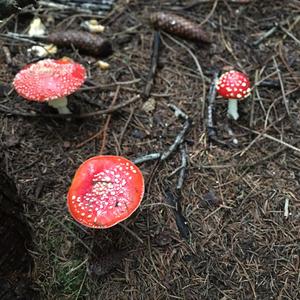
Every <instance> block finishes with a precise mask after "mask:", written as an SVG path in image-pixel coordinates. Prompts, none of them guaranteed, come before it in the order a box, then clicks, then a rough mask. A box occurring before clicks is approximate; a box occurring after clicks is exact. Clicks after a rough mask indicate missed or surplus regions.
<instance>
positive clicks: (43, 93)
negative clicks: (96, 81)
mask: <svg viewBox="0 0 300 300" xmlns="http://www.w3.org/2000/svg"><path fill="white" fill-rule="evenodd" d="M85 78H86V71H85V68H84V67H83V66H82V65H81V64H79V63H76V62H74V61H73V60H71V59H70V58H62V59H58V60H55V59H44V60H40V61H38V62H37V63H33V64H29V65H27V66H25V67H24V68H23V69H22V70H21V71H20V72H19V73H18V74H17V75H16V76H15V79H14V81H13V85H14V87H15V89H16V91H17V92H18V94H19V95H20V96H22V97H24V98H25V99H27V100H32V101H37V102H46V101H47V102H48V104H49V105H50V106H52V107H54V108H56V109H57V110H58V111H59V113H62V114H70V113H71V112H70V110H69V109H68V107H67V104H68V102H67V98H66V96H68V95H70V94H72V93H73V92H75V91H76V90H77V89H78V88H79V87H80V86H81V85H82V84H83V82H84V80H85Z"/></svg>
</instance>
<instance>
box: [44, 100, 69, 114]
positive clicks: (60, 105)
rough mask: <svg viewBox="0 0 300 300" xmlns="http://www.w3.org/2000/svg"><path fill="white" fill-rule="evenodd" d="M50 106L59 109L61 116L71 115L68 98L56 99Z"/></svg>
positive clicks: (50, 102)
mask: <svg viewBox="0 0 300 300" xmlns="http://www.w3.org/2000/svg"><path fill="white" fill-rule="evenodd" d="M48 105H49V106H51V107H53V108H55V109H57V111H58V112H59V113H60V114H71V113H72V112H71V111H70V110H69V108H68V99H67V97H61V98H56V99H53V100H51V101H49V103H48Z"/></svg>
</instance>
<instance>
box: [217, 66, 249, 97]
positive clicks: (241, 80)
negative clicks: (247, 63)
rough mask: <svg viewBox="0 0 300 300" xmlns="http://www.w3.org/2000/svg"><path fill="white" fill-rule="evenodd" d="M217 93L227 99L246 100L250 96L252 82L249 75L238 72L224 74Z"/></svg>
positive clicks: (220, 79)
mask: <svg viewBox="0 0 300 300" xmlns="http://www.w3.org/2000/svg"><path fill="white" fill-rule="evenodd" d="M216 89H217V92H218V93H219V94H220V96H222V97H224V98H226V99H240V100H241V99H244V98H246V97H248V96H249V95H250V91H251V89H250V81H249V78H248V76H247V75H245V74H244V73H241V72H238V71H233V70H232V71H229V72H226V73H224V74H223V75H222V76H221V77H220V78H219V80H218V83H217V87H216Z"/></svg>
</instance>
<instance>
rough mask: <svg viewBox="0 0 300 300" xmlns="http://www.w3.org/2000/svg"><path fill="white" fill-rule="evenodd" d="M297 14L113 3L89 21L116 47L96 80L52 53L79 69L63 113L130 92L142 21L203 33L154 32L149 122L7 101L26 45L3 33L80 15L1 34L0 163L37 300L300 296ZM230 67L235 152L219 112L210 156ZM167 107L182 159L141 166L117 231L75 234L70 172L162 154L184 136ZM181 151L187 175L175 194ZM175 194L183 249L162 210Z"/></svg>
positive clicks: (285, 8) (24, 23)
mask: <svg viewBox="0 0 300 300" xmlns="http://www.w3.org/2000/svg"><path fill="white" fill-rule="evenodd" d="M299 7H300V3H299V1H297V0H291V1H281V0H278V1H276V0H275V1H270V0H266V1H255V0H253V1H251V0H249V1H242V0H237V1H229V0H228V1H225V0H219V1H217V0H214V1H210V0H208V1H171V0H170V1H134V0H133V1H125V0H124V1H121V0H120V1H118V2H117V4H116V5H115V7H114V9H113V10H112V11H111V12H110V13H108V14H107V15H106V16H104V17H98V19H99V21H100V22H101V23H102V24H103V25H105V26H106V31H105V33H104V34H103V37H105V38H108V39H110V40H111V41H112V42H113V46H114V53H113V55H111V56H110V57H108V58H106V59H105V61H107V62H108V63H109V64H110V68H109V70H107V71H101V70H100V69H99V67H98V66H97V65H96V64H95V62H96V61H97V58H94V57H92V56H87V55H84V54H82V53H80V52H78V51H77V50H76V49H74V48H73V49H67V48H60V49H59V52H58V53H57V54H56V55H55V57H57V58H59V57H62V56H69V57H71V58H73V59H74V60H76V61H78V62H80V63H82V64H84V65H85V67H86V68H87V70H88V79H87V81H86V83H85V86H84V87H83V88H82V90H80V91H79V92H77V93H75V94H74V95H72V96H70V97H69V103H70V107H71V109H73V112H74V114H76V115H81V114H84V113H93V112H96V111H97V110H105V109H107V108H109V107H110V106H111V105H113V106H115V105H119V104H122V103H125V102H126V101H128V100H130V99H131V98H133V97H134V96H136V95H138V94H141V93H142V92H143V90H144V87H145V85H146V84H147V80H148V79H147V78H148V73H149V68H150V61H151V55H152V41H153V36H154V30H153V28H152V27H151V26H150V25H149V22H148V17H149V14H150V13H151V12H153V11H159V10H161V11H166V10H167V11H172V12H174V13H177V14H179V15H181V16H183V17H188V18H189V19H191V20H194V21H196V22H198V23H202V28H203V29H204V30H205V31H206V32H207V33H209V34H210V35H211V37H212V43H211V44H209V45H201V44H200V45H199V44H197V43H194V42H188V41H185V40H183V39H179V38H176V37H175V36H172V35H169V34H165V33H162V35H161V49H160V51H159V62H158V69H157V72H156V75H155V78H154V83H153V86H152V89H151V95H150V99H154V101H153V100H151V101H152V102H153V103H154V104H155V109H154V110H151V111H147V112H145V110H144V106H143V105H144V102H146V101H147V100H148V99H146V100H142V99H138V100H136V101H135V102H132V103H131V104H128V105H125V106H123V107H121V108H120V109H117V110H114V111H113V112H112V113H110V114H99V115H94V116H91V117H89V118H78V119H71V120H68V119H65V118H64V119H58V118H55V117H51V116H47V115H48V114H53V113H54V114H55V112H54V111H52V110H50V108H48V107H47V106H44V105H41V104H38V103H32V102H26V101H25V100H24V99H22V98H21V97H19V96H18V95H17V94H16V93H15V91H13V90H12V80H13V78H14V75H15V74H16V73H17V71H18V70H19V69H20V68H21V67H22V66H24V65H25V64H27V63H29V62H32V61H34V60H35V58H33V57H31V56H29V55H28V54H27V49H28V48H29V46H30V44H29V43H27V42H24V41H20V40H15V39H11V38H8V37H5V36H4V35H3V34H6V33H7V32H8V31H10V32H18V33H24V32H25V29H26V28H27V27H28V25H29V23H30V21H31V20H32V17H33V15H34V14H35V15H36V16H37V15H38V16H39V17H40V18H41V19H42V20H43V22H44V23H45V24H46V26H47V28H48V29H49V31H53V30H55V29H74V30H76V29H79V24H80V23H81V22H82V21H83V20H89V19H90V18H91V17H90V16H87V15H83V14H74V13H68V12H64V11H57V10H53V9H40V10H37V11H34V10H33V9H32V8H28V9H26V10H25V11H23V13H21V14H19V15H17V16H12V17H10V18H8V19H6V20H4V22H3V23H2V24H1V23H0V33H1V34H2V35H1V36H0V44H1V45H2V50H0V66H1V68H0V80H1V90H0V94H1V98H0V110H1V112H0V122H1V123H0V128H1V134H0V142H1V151H2V155H3V157H4V160H5V163H6V165H7V173H8V174H9V175H10V176H11V177H12V178H13V179H14V181H15V182H16V184H17V187H18V190H19V193H20V195H21V197H22V198H23V199H25V204H26V207H25V209H26V216H27V218H28V220H29V222H30V225H31V228H32V230H33V233H34V247H32V249H30V250H31V254H32V256H33V258H34V262H35V268H34V270H33V277H34V279H35V282H36V284H37V285H38V286H39V289H40V292H41V294H42V295H44V296H43V298H42V299H188V300H189V299H293V300H295V299H299V298H300V292H299V291H300V281H299V278H300V277H299V274H300V260H299V254H300V246H299V245H300V244H299V242H300V239H299V232H300V194H299V176H300V160H299V157H300V149H299V148H298V147H299V146H300V130H299V128H300V122H299V107H300V100H299V99H300V97H299V96H300V93H299V87H300V70H299V65H300V55H299V54H300V51H299V46H300V41H299V39H300V25H299V21H300V19H299V12H300V9H299ZM274 26H277V27H276V28H275V29H274V32H273V33H272V34H270V35H269V36H266V37H265V38H264V39H262V41H261V42H260V43H257V41H258V40H259V39H260V38H261V37H262V36H263V35H264V34H265V33H266V32H268V31H269V30H271V29H272V28H274ZM4 46H5V47H6V48H3V47H4ZM5 53H6V54H5ZM7 53H10V55H11V61H10V60H9V57H8V55H7ZM199 66H200V67H199ZM230 67H233V68H235V69H238V70H241V71H244V72H246V73H247V74H248V75H249V77H250V78H251V82H252V84H253V85H254V89H253V92H252V95H251V97H249V98H248V99H247V100H245V101H243V102H241V103H240V105H239V112H240V119H239V120H238V121H237V122H230V127H231V128H232V130H233V131H234V134H235V135H236V137H237V139H238V141H239V144H238V145H237V146H234V145H233V144H232V142H231V139H232V138H231V137H230V135H228V132H227V130H226V125H228V124H227V123H228V122H227V121H226V102H225V101H223V100H222V99H221V98H217V100H216V105H215V114H214V122H215V125H216V131H217V139H218V140H219V141H220V142H217V141H213V142H210V141H208V139H207V126H206V117H207V95H208V92H209V88H210V84H211V80H212V78H213V73H214V71H215V70H223V69H228V68H230ZM87 87H88V89H87ZM112 101H115V103H114V104H112ZM148 104H149V102H148ZM169 104H173V105H176V107H177V108H179V109H181V110H182V111H184V112H185V113H186V114H187V115H188V117H189V118H190V119H191V121H192V125H191V127H190V129H189V131H188V132H187V134H186V135H185V139H184V142H183V143H182V145H183V146H182V147H181V149H179V148H177V149H176V150H175V151H174V152H173V153H172V155H171V156H170V157H169V158H168V159H166V160H165V161H163V162H157V161H154V160H151V161H148V162H145V163H142V164H140V167H141V170H142V172H143V174H144V176H145V180H146V193H145V197H144V200H143V202H142V205H141V207H140V209H139V210H138V211H137V212H136V213H135V214H134V215H133V216H132V217H131V218H130V219H129V220H127V221H126V222H124V223H123V224H124V226H119V225H118V226H115V227H113V228H111V229H107V230H90V229H87V228H83V227H82V226H80V225H78V224H77V223H76V222H75V221H74V220H73V219H72V218H71V217H70V215H69V214H68V211H67V209H66V193H67V191H68V188H69V186H70V182H71V179H72V177H73V175H74V172H75V170H76V169H77V168H78V166H79V165H80V164H81V163H82V162H83V161H85V160H86V159H88V158H89V157H92V156H94V155H98V154H99V153H102V154H111V155H122V156H125V157H127V158H129V159H132V160H134V159H136V158H139V157H141V156H143V155H145V154H149V153H157V152H160V153H161V152H163V151H165V150H167V149H168V147H169V146H170V145H171V144H172V143H173V142H174V139H175V138H176V136H177V135H178V133H179V132H180V131H181V130H182V128H183V125H184V120H181V118H177V117H176V116H175V115H174V111H173V110H172V109H171V108H170V107H169V106H168V105H169ZM34 112H38V113H40V112H42V113H43V114H44V117H36V116H35V115H34V114H33V113H34ZM183 150H185V151H186V153H187V158H188V164H187V169H186V175H185V180H184V183H183V187H182V189H181V190H180V192H178V191H176V185H177V180H178V176H179V170H178V168H179V167H180V166H181V163H182V162H181V155H182V153H183V152H184V151H183ZM176 169H177V172H176ZM174 171H175V172H174ZM176 193H177V194H178V193H179V198H180V202H181V209H182V215H183V216H184V217H185V218H186V220H187V224H188V228H189V232H186V235H184V234H183V233H181V234H180V232H179V230H178V227H179V228H181V227H180V221H178V218H177V219H176V218H175V217H176V216H177V215H176V212H174V210H173V209H172V207H170V206H171V205H170V199H169V198H170V197H172V196H174V195H175V194H176ZM170 195H171V196H170ZM287 204H288V214H287V215H286V216H285V214H284V212H285V207H287ZM177 217H178V216H177ZM176 220H177V223H176ZM181 225H182V224H181ZM181 230H182V231H183V230H186V228H184V229H182V228H181Z"/></svg>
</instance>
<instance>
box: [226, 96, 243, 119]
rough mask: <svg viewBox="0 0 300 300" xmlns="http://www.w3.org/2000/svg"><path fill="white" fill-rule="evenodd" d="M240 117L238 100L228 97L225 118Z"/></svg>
mask: <svg viewBox="0 0 300 300" xmlns="http://www.w3.org/2000/svg"><path fill="white" fill-rule="evenodd" d="M239 117H240V115H239V113H238V100H237V99H229V100H228V108H227V118H229V119H233V120H235V121H236V120H237V119H238V118H239Z"/></svg>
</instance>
